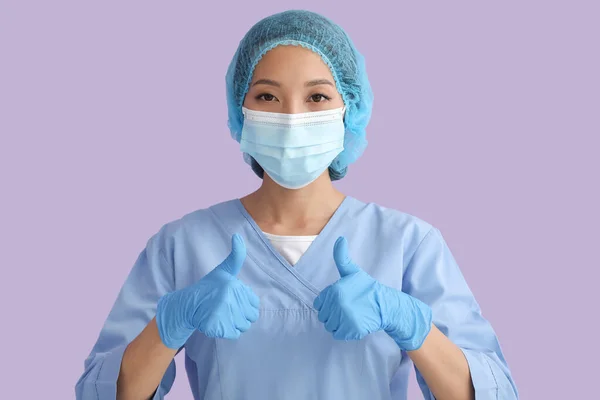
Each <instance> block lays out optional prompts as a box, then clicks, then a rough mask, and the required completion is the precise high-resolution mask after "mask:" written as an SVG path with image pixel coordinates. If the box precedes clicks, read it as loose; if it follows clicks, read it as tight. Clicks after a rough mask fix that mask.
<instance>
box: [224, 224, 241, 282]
mask: <svg viewBox="0 0 600 400" xmlns="http://www.w3.org/2000/svg"><path fill="white" fill-rule="evenodd" d="M245 260H246V245H245V244H244V239H242V237H241V236H240V235H238V234H237V233H236V234H235V235H233V237H232V238H231V253H229V255H228V256H227V258H226V259H225V261H223V263H222V264H221V269H222V270H224V271H226V272H229V273H230V274H231V275H233V276H236V275H237V274H238V273H239V272H240V270H241V269H242V265H243V264H244V261H245Z"/></svg>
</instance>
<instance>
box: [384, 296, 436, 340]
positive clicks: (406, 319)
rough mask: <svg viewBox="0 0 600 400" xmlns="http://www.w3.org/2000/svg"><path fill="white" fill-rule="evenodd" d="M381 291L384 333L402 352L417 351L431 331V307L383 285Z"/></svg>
mask: <svg viewBox="0 0 600 400" xmlns="http://www.w3.org/2000/svg"><path fill="white" fill-rule="evenodd" d="M381 290H382V291H383V292H384V294H383V295H382V296H381V297H383V298H384V299H385V301H382V302H381V303H382V310H381V314H382V321H383V329H384V331H385V332H386V333H387V334H388V335H389V336H390V337H391V338H392V339H393V340H394V341H395V342H396V344H397V345H398V347H400V348H401V349H402V350H405V351H413V350H417V349H419V348H420V347H421V346H422V345H423V342H424V341H425V338H427V335H429V332H430V331H431V324H432V319H433V313H432V310H431V307H429V306H428V305H427V304H425V303H423V302H422V301H420V300H419V299H417V298H415V297H412V296H410V295H408V294H406V293H404V292H402V291H400V290H396V289H393V288H389V287H386V286H383V285H382V289H381Z"/></svg>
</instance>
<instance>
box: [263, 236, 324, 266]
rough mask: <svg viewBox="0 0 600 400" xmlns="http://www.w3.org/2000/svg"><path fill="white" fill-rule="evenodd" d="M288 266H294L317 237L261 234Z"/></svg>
mask: <svg viewBox="0 0 600 400" xmlns="http://www.w3.org/2000/svg"><path fill="white" fill-rule="evenodd" d="M263 233H264V235H265V236H266V237H267V239H269V240H270V241H271V244H272V245H273V247H274V248H275V250H277V251H278V252H279V254H281V255H282V256H283V258H285V259H286V260H287V261H288V262H289V263H290V265H295V264H296V263H297V262H298V260H299V259H300V257H302V255H303V254H304V252H305V251H306V250H307V249H308V247H309V246H310V245H311V243H312V242H313V241H314V240H315V238H316V237H317V236H280V235H273V234H271V233H266V232H263Z"/></svg>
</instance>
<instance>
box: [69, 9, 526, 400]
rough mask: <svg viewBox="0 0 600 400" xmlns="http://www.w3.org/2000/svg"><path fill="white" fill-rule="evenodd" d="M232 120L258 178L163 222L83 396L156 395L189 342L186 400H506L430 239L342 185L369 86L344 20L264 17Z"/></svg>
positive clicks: (233, 84)
mask: <svg viewBox="0 0 600 400" xmlns="http://www.w3.org/2000/svg"><path fill="white" fill-rule="evenodd" d="M226 82H227V98H228V107H229V127H230V130H231V133H232V136H233V138H234V139H236V140H237V141H238V142H240V145H241V150H242V152H243V154H244V156H245V159H246V161H247V162H248V163H249V164H250V165H251V167H252V169H253V170H254V172H255V173H256V174H257V175H258V176H260V177H261V178H262V179H263V180H262V185H261V186H260V188H259V189H258V190H256V191H255V192H254V193H252V194H250V195H248V196H245V197H243V198H241V199H235V200H230V201H226V202H223V203H220V204H217V205H214V206H212V207H210V208H207V209H202V210H198V211H195V212H193V213H190V214H188V215H186V216H184V217H182V218H181V219H179V220H177V221H173V222H170V223H168V224H165V225H164V226H163V227H162V229H161V230H160V231H159V232H158V233H157V234H155V235H154V236H153V237H152V238H151V239H150V240H149V241H148V243H147V246H146V248H145V249H144V250H143V251H142V252H141V254H140V256H139V258H138V260H137V262H136V263H135V265H134V266H133V268H132V270H131V273H130V275H129V276H128V278H127V280H126V282H125V284H124V285H123V287H122V289H121V292H120V294H119V296H118V298H117V300H116V303H115V304H114V306H113V308H112V310H111V312H110V314H109V316H108V318H107V320H106V322H105V325H104V327H103V329H102V331H101V332H100V336H99V338H98V341H97V343H96V344H95V346H94V348H93V350H92V352H91V354H90V356H89V357H88V358H87V360H86V362H85V372H84V373H83V375H82V377H81V378H80V380H79V381H78V383H77V386H76V393H77V398H78V399H100V400H105V399H115V398H118V399H122V400H125V399H127V400H128V399H150V398H153V399H162V398H163V397H164V395H165V394H167V393H168V391H169V390H170V388H171V385H172V383H173V380H174V378H175V364H174V362H173V358H174V356H175V355H176V354H177V353H178V352H179V351H180V350H181V349H184V348H185V355H186V357H185V360H186V363H185V366H186V371H187V374H188V379H189V383H190V386H191V390H192V392H193V395H194V398H195V399H373V400H374V399H404V398H406V392H407V376H408V374H409V369H410V368H411V365H412V364H414V366H415V368H416V371H417V379H418V381H419V384H420V386H421V389H422V391H423V393H424V395H425V397H426V398H427V399H433V398H435V399H439V400H443V399H473V398H477V399H516V398H517V390H516V387H515V385H514V382H513V380H512V378H511V375H510V372H509V369H508V367H507V364H506V361H505V359H504V357H503V354H502V352H501V349H500V346H499V343H498V340H497V338H496V336H495V334H494V331H493V329H492V327H491V326H490V324H489V323H488V322H487V321H486V320H485V319H484V318H483V317H482V315H481V312H480V309H479V306H478V304H477V302H476V300H475V299H474V298H473V295H472V293H471V292H470V290H469V288H468V286H467V284H466V283H465V280H464V279H463V277H462V275H461V272H460V270H459V268H458V266H457V264H456V262H455V261H454V259H453V257H452V255H451V253H450V250H449V249H448V247H447V246H446V244H445V242H444V240H443V238H442V236H441V234H440V232H439V231H438V230H437V229H436V228H434V227H432V226H431V225H429V224H428V223H426V222H424V221H422V220H420V219H418V218H416V217H413V216H410V215H407V214H404V213H401V212H399V211H395V210H391V209H385V208H383V207H381V206H378V205H375V204H365V203H362V202H360V201H359V200H357V199H354V198H352V197H350V196H346V195H344V194H342V193H340V192H339V191H337V190H336V188H335V187H334V186H333V184H332V181H334V180H338V179H341V178H343V177H344V175H345V174H346V172H347V168H348V165H349V164H351V163H352V162H354V161H355V160H356V159H357V158H358V157H359V156H360V155H361V153H362V152H363V150H364V148H365V146H366V140H365V128H366V126H367V123H368V121H369V118H370V115H371V106H372V99H373V98H372V94H371V89H370V86H369V82H368V80H367V75H366V72H365V65H364V62H363V59H362V57H361V55H360V54H359V53H358V52H357V51H356V50H355V48H354V46H353V45H352V42H351V41H350V39H349V38H348V37H347V36H346V34H345V33H344V31H343V30H342V29H341V28H340V27H338V26H337V25H335V24H334V23H332V22H331V21H329V20H328V19H326V18H324V17H322V16H320V15H317V14H314V13H310V12H306V11H288V12H283V13H279V14H276V15H273V16H271V17H268V18H265V19H264V20H262V21H260V22H259V23H257V24H256V25H255V26H254V27H253V28H252V29H251V30H250V31H249V32H248V33H247V34H246V36H245V37H244V39H243V40H242V41H241V42H240V45H239V48H238V50H237V52H236V54H235V56H234V58H233V60H232V62H231V65H230V68H229V70H228V73H227V78H226Z"/></svg>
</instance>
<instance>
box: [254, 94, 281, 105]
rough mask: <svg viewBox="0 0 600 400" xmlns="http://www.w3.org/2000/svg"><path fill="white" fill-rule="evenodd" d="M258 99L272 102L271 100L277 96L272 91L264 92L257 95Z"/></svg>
mask: <svg viewBox="0 0 600 400" xmlns="http://www.w3.org/2000/svg"><path fill="white" fill-rule="evenodd" d="M256 99H257V100H262V101H266V102H268V103H270V102H272V101H274V100H276V99H277V98H276V97H275V96H273V95H272V94H270V93H262V94H259V95H258V96H256Z"/></svg>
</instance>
